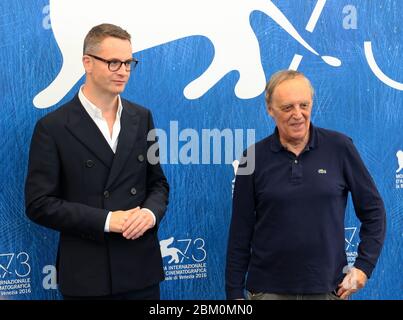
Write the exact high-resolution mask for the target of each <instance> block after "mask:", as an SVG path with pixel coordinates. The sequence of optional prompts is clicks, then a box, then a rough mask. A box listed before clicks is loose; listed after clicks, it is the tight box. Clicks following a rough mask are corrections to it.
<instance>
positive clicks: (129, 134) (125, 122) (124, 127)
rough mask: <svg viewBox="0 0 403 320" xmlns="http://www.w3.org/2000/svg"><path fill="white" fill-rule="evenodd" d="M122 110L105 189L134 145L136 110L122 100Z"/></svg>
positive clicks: (117, 173) (136, 129) (113, 179)
mask: <svg viewBox="0 0 403 320" xmlns="http://www.w3.org/2000/svg"><path fill="white" fill-rule="evenodd" d="M122 104H123V110H122V115H121V118H120V133H119V140H118V146H117V149H116V154H115V157H114V159H113V164H112V168H111V171H110V174H109V177H108V181H107V183H106V189H108V188H110V186H111V185H112V184H113V182H114V181H115V180H116V178H117V177H118V176H119V173H120V172H121V170H122V169H123V167H124V165H125V163H126V162H127V160H128V158H129V155H130V153H131V152H132V149H133V147H134V142H135V141H136V137H137V131H138V121H139V117H138V115H137V114H136V112H135V111H134V110H133V109H131V108H128V107H127V105H126V102H125V101H123V100H122Z"/></svg>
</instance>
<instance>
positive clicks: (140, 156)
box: [137, 154, 144, 162]
mask: <svg viewBox="0 0 403 320" xmlns="http://www.w3.org/2000/svg"><path fill="white" fill-rule="evenodd" d="M137 160H138V161H140V162H143V161H144V156H143V155H142V154H139V155H138V157H137Z"/></svg>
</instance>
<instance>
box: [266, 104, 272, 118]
mask: <svg viewBox="0 0 403 320" xmlns="http://www.w3.org/2000/svg"><path fill="white" fill-rule="evenodd" d="M266 109H267V113H268V114H269V115H270V116H271V117H273V108H272V106H271V104H268V105H267V107H266Z"/></svg>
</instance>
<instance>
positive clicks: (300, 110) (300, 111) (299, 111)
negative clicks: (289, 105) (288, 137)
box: [292, 105, 302, 119]
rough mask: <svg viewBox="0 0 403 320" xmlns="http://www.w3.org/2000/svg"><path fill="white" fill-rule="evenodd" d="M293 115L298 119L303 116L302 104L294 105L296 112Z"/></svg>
mask: <svg viewBox="0 0 403 320" xmlns="http://www.w3.org/2000/svg"><path fill="white" fill-rule="evenodd" d="M292 115H293V117H294V118H296V119H299V118H301V117H302V109H301V107H300V106H298V105H297V106H295V107H294V112H293V114H292Z"/></svg>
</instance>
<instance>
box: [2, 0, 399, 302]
mask: <svg viewBox="0 0 403 320" xmlns="http://www.w3.org/2000/svg"><path fill="white" fill-rule="evenodd" d="M402 15H403V1H401V0H365V1H364V0H272V1H269V0H153V1H148V0H147V1H146V0H144V1H140V0H115V1H110V0H93V1H92V0H54V1H53V0H50V1H48V0H32V1H27V0H1V1H0V61H1V64H0V68H1V72H0V88H1V95H0V108H1V110H0V113H1V114H0V137H1V144H0V161H1V171H0V298H1V299H58V298H60V296H59V294H58V291H57V284H56V278H55V272H56V271H55V268H54V262H55V252H56V247H57V241H58V240H57V239H58V235H57V233H56V232H53V231H50V230H48V229H45V228H43V227H40V226H37V225H35V224H33V223H31V222H30V221H29V220H28V219H27V218H26V217H25V213H24V200H23V190H24V180H25V175H26V170H27V156H28V149H29V143H30V139H31V134H32V130H33V127H34V125H35V123H36V121H37V120H38V119H39V118H41V117H42V116H44V115H46V114H47V113H48V112H50V111H52V110H55V109H56V108H58V107H59V106H60V105H61V104H63V103H65V102H67V101H68V100H69V99H71V98H72V97H73V95H74V94H75V93H76V92H77V90H78V88H79V86H80V85H81V84H82V82H83V74H84V72H83V68H82V66H81V54H82V51H81V50H82V42H83V38H84V36H85V34H86V33H87V32H88V30H89V29H90V28H91V27H92V26H94V25H96V24H99V23H103V22H110V23H115V24H118V25H120V26H122V27H123V28H125V29H126V30H128V31H129V32H130V33H131V34H132V37H133V46H134V56H135V57H137V58H138V59H139V61H140V63H139V65H138V67H137V69H136V70H135V72H134V73H133V74H132V76H131V79H130V82H129V84H128V86H127V89H126V91H125V92H124V94H123V96H124V97H125V98H128V99H131V100H133V101H135V102H137V103H139V104H142V105H144V106H146V107H148V108H150V109H151V110H152V112H153V114H154V120H155V123H156V126H157V128H158V129H160V130H158V131H159V135H160V141H161V142H163V146H165V154H163V157H162V160H163V169H164V171H165V173H166V175H167V178H168V180H169V183H170V186H171V194H170V204H169V209H168V212H167V214H166V217H165V219H164V220H163V222H162V224H161V226H160V231H159V237H160V240H161V251H162V253H163V256H164V267H165V272H166V281H164V282H163V284H162V286H161V289H162V298H163V299H224V298H225V294H224V268H225V254H226V246H227V235H228V227H229V222H230V216H231V197H232V183H233V179H234V167H235V165H234V164H233V161H234V160H236V159H237V158H239V156H240V151H241V150H242V149H243V148H246V146H247V145H249V144H251V143H253V142H254V141H257V140H260V139H262V138H264V137H265V136H267V135H269V134H270V133H271V132H272V131H273V129H274V124H273V122H272V121H271V119H269V117H268V116H267V114H266V111H265V104H264V93H263V90H264V86H265V83H266V80H267V79H268V78H269V77H270V76H271V74H272V73H273V72H275V71H277V70H279V69H288V68H291V69H298V70H300V71H302V72H304V73H305V74H306V75H307V76H308V77H309V78H310V79H311V80H312V83H313V85H314V87H315V89H316V94H315V98H314V109H313V114H312V120H313V123H314V124H316V125H317V126H321V127H325V128H330V129H333V130H338V131H341V132H343V133H345V134H347V135H349V136H350V137H352V138H353V140H354V142H355V144H356V146H357V148H358V150H359V151H360V154H361V156H362V158H363V159H364V161H365V163H366V165H367V167H368V169H369V170H370V172H371V174H372V176H373V178H374V180H375V182H376V184H377V186H378V188H379V191H380V193H381V195H382V196H383V199H384V201H385V206H386V209H387V236H386V241H385V246H384V249H383V251H382V255H381V257H380V260H379V263H378V265H377V267H376V269H375V271H374V273H373V277H372V278H371V279H370V280H369V282H368V284H367V286H366V288H365V289H364V290H362V291H361V292H360V293H358V294H356V295H355V299H402V298H403V280H402V279H403V277H402V273H401V270H402V267H403V265H402V235H403V233H402V226H403V220H402V217H403V201H402V199H403V137H402V132H403V112H402V110H403V109H402V108H403V62H402V61H403V30H402V22H401V17H402ZM162 151H163V150H162ZM72 156H74V155H72ZM358 226H359V224H358V221H357V219H356V218H355V215H354V211H353V208H352V205H351V202H349V205H348V208H347V216H346V225H345V228H346V236H345V245H346V254H347V257H348V261H349V263H353V262H354V259H355V256H356V250H357V243H358V241H359V238H358ZM285 236H287V235H285Z"/></svg>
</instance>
